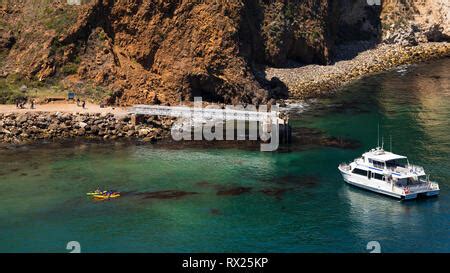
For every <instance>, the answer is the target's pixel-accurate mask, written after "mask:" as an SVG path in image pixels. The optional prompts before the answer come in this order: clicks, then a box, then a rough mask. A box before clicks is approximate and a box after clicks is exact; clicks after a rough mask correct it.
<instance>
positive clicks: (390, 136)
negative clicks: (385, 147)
mask: <svg viewBox="0 0 450 273" xmlns="http://www.w3.org/2000/svg"><path fill="white" fill-rule="evenodd" d="M389 138H390V139H389V141H390V150H391V153H392V135H389Z"/></svg>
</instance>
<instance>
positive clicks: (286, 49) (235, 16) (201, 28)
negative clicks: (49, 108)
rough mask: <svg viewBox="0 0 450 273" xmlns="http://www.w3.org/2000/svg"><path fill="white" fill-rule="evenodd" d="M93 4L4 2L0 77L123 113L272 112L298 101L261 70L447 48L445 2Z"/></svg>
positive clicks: (173, 0) (96, 0)
mask: <svg viewBox="0 0 450 273" xmlns="http://www.w3.org/2000/svg"><path fill="white" fill-rule="evenodd" d="M84 2H86V4H83V5H81V6H69V5H67V3H66V1H63V0H55V1H50V2H49V1H46V0H18V1H2V2H1V3H0V13H1V15H2V18H1V21H0V23H1V24H0V63H1V64H2V66H1V67H0V76H2V77H9V76H11V75H19V76H21V77H26V78H30V79H36V80H39V81H47V80H54V79H56V80H59V81H61V83H62V85H63V86H65V87H66V88H69V89H74V90H75V91H76V92H77V93H80V94H82V95H83V94H85V95H86V96H88V95H89V94H92V93H100V94H103V95H104V97H106V96H109V101H110V102H117V103H121V104H133V103H171V104H174V103H178V102H179V101H180V100H192V98H193V97H194V96H198V95H201V96H203V97H204V99H205V100H211V101H218V102H224V103H237V102H242V101H244V102H252V103H265V102H267V101H268V100H270V99H271V98H280V97H281V98H283V97H287V96H288V95H289V94H288V90H287V87H286V86H285V85H284V84H283V83H282V82H281V81H279V80H277V79H272V80H270V81H269V80H266V79H265V77H264V76H261V75H260V70H259V69H258V67H260V66H266V65H268V66H273V67H284V66H286V65H288V64H289V63H290V61H291V60H292V61H296V62H299V63H303V64H310V63H315V64H322V65H325V64H328V63H330V62H332V61H333V56H334V53H335V45H337V44H341V43H348V42H352V41H356V40H370V41H384V42H386V43H404V42H405V41H407V43H408V44H409V43H415V42H426V41H437V40H445V39H448V37H449V34H448V33H449V30H448V24H449V22H448V21H449V17H448V16H449V12H448V11H449V10H450V8H449V4H448V3H447V2H446V1H445V0H437V1H431V0H424V1H418V0H414V1H411V2H412V4H410V5H408V4H405V1H400V0H385V1H383V5H382V6H381V7H380V6H369V5H367V1H365V0H343V1H333V0H293V1H292V0H291V1H288V0H280V1H270V0H228V1H225V0H223V1H222V0H221V1H200V0H193V1H182V0H166V1H161V0H134V1H113V0H91V1H84ZM398 26H401V27H398ZM405 29H406V30H405ZM410 30H411V31H410ZM411 33H413V34H412V36H414V38H412V36H411Z"/></svg>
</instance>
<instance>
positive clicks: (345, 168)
mask: <svg viewBox="0 0 450 273" xmlns="http://www.w3.org/2000/svg"><path fill="white" fill-rule="evenodd" d="M339 168H340V169H342V170H344V171H350V170H351V168H350V165H348V164H347V163H345V162H343V163H341V164H339Z"/></svg>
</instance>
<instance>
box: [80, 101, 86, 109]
mask: <svg viewBox="0 0 450 273" xmlns="http://www.w3.org/2000/svg"><path fill="white" fill-rule="evenodd" d="M81 106H82V107H83V109H86V101H85V100H83V102H82V103H81Z"/></svg>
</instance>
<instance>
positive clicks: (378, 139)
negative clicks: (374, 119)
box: [377, 122, 380, 147]
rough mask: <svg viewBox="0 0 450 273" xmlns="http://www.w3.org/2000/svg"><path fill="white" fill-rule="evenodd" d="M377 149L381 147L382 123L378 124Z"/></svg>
mask: <svg viewBox="0 0 450 273" xmlns="http://www.w3.org/2000/svg"><path fill="white" fill-rule="evenodd" d="M377 147H380V123H379V122H378V137H377Z"/></svg>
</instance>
